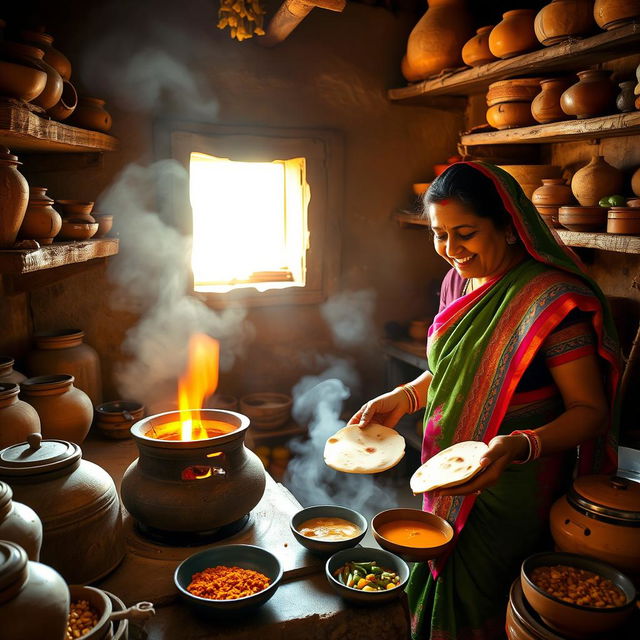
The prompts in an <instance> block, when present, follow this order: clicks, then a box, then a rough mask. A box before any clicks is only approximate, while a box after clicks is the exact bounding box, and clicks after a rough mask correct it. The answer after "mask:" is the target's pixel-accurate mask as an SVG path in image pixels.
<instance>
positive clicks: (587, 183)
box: [571, 155, 624, 207]
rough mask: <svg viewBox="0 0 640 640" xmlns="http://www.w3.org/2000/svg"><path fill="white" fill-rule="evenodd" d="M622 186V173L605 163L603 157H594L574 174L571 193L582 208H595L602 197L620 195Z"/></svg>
mask: <svg viewBox="0 0 640 640" xmlns="http://www.w3.org/2000/svg"><path fill="white" fill-rule="evenodd" d="M623 184H624V177H623V174H622V172H621V171H619V170H618V169H616V168H615V167H612V166H611V165H610V164H609V163H608V162H606V161H605V159H604V156H599V155H596V156H593V158H592V159H591V161H590V162H589V164H587V165H585V166H584V167H582V168H581V169H579V170H578V171H576V172H575V174H574V175H573V178H572V179H571V191H572V192H573V195H574V196H575V198H576V200H577V201H578V202H579V203H580V204H581V205H582V206H583V207H597V206H598V202H599V201H600V199H601V198H603V197H604V196H611V195H614V194H616V193H620V191H621V189H622V186H623Z"/></svg>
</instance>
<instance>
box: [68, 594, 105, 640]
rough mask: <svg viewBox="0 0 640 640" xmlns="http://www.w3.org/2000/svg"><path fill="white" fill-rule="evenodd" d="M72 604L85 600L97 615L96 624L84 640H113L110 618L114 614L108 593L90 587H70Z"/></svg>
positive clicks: (84, 636) (83, 636) (85, 635)
mask: <svg viewBox="0 0 640 640" xmlns="http://www.w3.org/2000/svg"><path fill="white" fill-rule="evenodd" d="M69 594H70V596H71V602H78V601H80V600H84V601H86V602H88V603H89V606H90V607H91V609H93V611H94V612H95V613H96V617H97V621H96V624H95V625H94V626H93V627H91V629H90V630H89V632H88V633H86V634H84V635H82V636H80V637H81V638H83V640H113V638H114V635H113V629H112V625H111V621H110V616H111V614H112V612H113V604H112V602H111V598H110V597H109V595H108V594H107V592H106V591H103V590H102V589H97V588H96V587H88V586H84V585H79V584H71V585H69Z"/></svg>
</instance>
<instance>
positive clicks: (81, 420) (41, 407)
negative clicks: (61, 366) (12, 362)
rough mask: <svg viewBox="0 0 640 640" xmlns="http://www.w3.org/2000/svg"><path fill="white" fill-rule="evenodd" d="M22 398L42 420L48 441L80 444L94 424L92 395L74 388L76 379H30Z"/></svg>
mask: <svg viewBox="0 0 640 640" xmlns="http://www.w3.org/2000/svg"><path fill="white" fill-rule="evenodd" d="M20 395H21V397H22V399H23V400H24V401H25V402H28V403H29V404H30V405H31V406H32V407H33V408H34V409H35V410H36V411H37V412H38V416H39V417H40V424H41V429H42V435H43V437H44V438H59V439H63V440H68V441H69V442H74V443H76V444H80V443H82V442H83V441H84V439H85V438H86V437H87V434H88V433H89V429H90V427H91V422H92V421H93V405H92V404H91V400H90V399H89V396H88V395H87V394H86V393H85V392H84V391H81V390H80V389H76V387H74V386H73V376H70V375H66V374H60V375H48V376H36V377H34V378H27V379H26V380H25V381H24V382H23V383H22V384H21V385H20Z"/></svg>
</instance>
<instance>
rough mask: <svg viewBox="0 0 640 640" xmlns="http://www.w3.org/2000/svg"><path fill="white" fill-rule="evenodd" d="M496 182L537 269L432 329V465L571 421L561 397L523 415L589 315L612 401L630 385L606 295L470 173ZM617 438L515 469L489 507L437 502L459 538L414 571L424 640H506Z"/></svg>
mask: <svg viewBox="0 0 640 640" xmlns="http://www.w3.org/2000/svg"><path fill="white" fill-rule="evenodd" d="M466 164H468V165H470V166H472V167H473V168H474V169H476V170H477V171H480V172H482V173H483V174H484V175H485V176H487V177H488V178H490V179H491V180H492V181H493V183H494V185H495V187H496V190H497V191H498V193H499V194H500V196H501V198H502V202H503V204H504V206H505V209H506V210H507V211H508V212H509V214H510V215H511V218H512V221H513V224H514V226H515V228H516V230H517V232H518V235H519V237H520V239H521V241H522V242H523V244H524V246H525V248H526V250H527V253H528V254H529V255H528V258H526V259H525V260H523V261H522V262H521V263H520V264H518V265H517V266H516V267H514V268H513V269H512V270H510V271H509V272H507V273H506V274H504V275H502V276H501V277H499V278H496V279H494V280H492V281H490V282H487V283H485V284H484V285H483V286H481V287H480V288H479V289H476V290H475V291H473V292H472V293H469V294H468V295H463V296H462V297H461V298H458V299H457V300H456V301H454V302H453V303H451V304H449V305H448V306H447V307H446V308H445V309H444V310H443V311H442V312H441V313H439V314H438V315H437V316H436V318H435V319H434V322H433V325H432V326H431V328H430V329H429V337H428V341H427V358H428V361H429V368H430V370H431V372H432V374H433V380H432V382H431V385H430V388H429V392H428V396H427V404H426V410H425V428H424V438H423V448H422V460H423V461H424V460H426V459H428V458H430V457H431V456H433V455H435V454H436V453H437V452H438V451H441V450H443V449H445V448H446V447H448V446H450V445H452V444H454V443H456V442H460V441H463V440H480V441H484V442H489V441H490V440H491V439H492V438H493V437H494V436H496V435H498V434H500V433H504V434H508V433H510V432H511V431H513V430H515V429H535V428H536V427H539V426H542V425H544V424H546V423H548V422H550V421H551V420H553V419H554V418H556V417H557V416H558V415H560V414H561V413H562V411H563V405H562V399H561V397H560V396H559V394H555V395H552V396H551V397H545V398H538V399H536V400H534V401H532V402H529V403H527V404H526V405H515V404H513V405H512V404H511V401H512V399H513V396H514V392H515V390H516V387H517V385H518V382H519V381H520V380H521V378H522V376H523V374H524V372H525V371H526V369H527V367H528V366H529V364H530V363H531V361H532V359H533V357H534V356H535V354H536V352H537V351H538V349H539V348H540V346H541V345H542V344H543V342H544V341H545V339H546V338H547V337H548V336H549V335H550V333H551V332H552V331H553V330H554V329H555V328H556V327H558V325H559V324H560V323H561V322H562V321H563V320H564V319H565V318H566V317H567V315H568V314H569V313H570V312H571V311H573V310H574V309H579V310H581V311H582V312H585V313H587V314H588V316H587V317H589V318H590V320H591V324H592V326H593V330H594V333H595V335H596V345H595V346H596V352H597V354H598V355H599V356H600V358H601V360H602V362H603V371H604V372H605V374H606V385H607V392H608V395H609V397H610V398H611V408H612V411H611V424H612V425H615V423H616V414H617V408H616V407H615V404H614V401H613V399H614V398H615V395H616V394H615V392H616V388H617V383H618V378H619V366H618V362H619V358H618V348H617V341H616V337H615V329H614V325H613V321H612V318H611V315H610V313H609V310H608V306H607V304H606V300H605V298H604V295H603V294H602V292H601V291H600V289H599V288H598V286H597V285H596V284H595V283H594V282H593V281H591V280H590V279H589V278H588V277H587V276H586V275H585V273H584V272H583V271H582V269H581V266H580V264H579V261H578V260H577V258H576V257H575V255H574V254H573V252H571V251H570V250H569V249H567V248H566V247H564V245H562V243H561V242H560V241H559V240H558V238H557V236H556V235H555V234H554V232H553V231H552V230H550V229H549V228H548V227H547V226H546V224H545V223H544V222H543V221H542V219H541V218H540V216H539V215H538V213H537V211H536V210H535V208H534V207H533V205H532V204H531V202H530V201H529V200H528V199H527V198H526V196H525V195H524V193H523V192H522V190H521V189H520V187H519V185H518V184H517V183H516V182H515V180H513V178H511V176H509V175H508V174H507V173H506V172H504V171H502V170H501V169H498V168H497V167H494V166H492V165H487V164H484V163H478V162H469V163H466ZM615 445H616V442H615V429H614V428H613V427H612V428H610V429H609V430H608V432H607V434H606V436H604V437H602V438H599V439H598V440H597V441H593V442H589V443H585V444H583V445H581V446H580V447H579V448H578V451H577V452H568V453H567V454H562V455H554V456H543V457H542V458H539V459H538V460H535V461H533V462H530V463H528V464H524V465H511V466H510V467H509V468H507V469H506V470H505V472H504V473H503V474H502V476H501V478H500V481H499V482H498V483H497V484H496V485H495V486H493V487H491V488H490V489H485V490H484V491H483V492H482V494H480V496H475V495H470V496H455V497H452V496H443V497H441V498H438V499H432V497H431V496H429V495H428V494H426V495H425V505H424V507H425V510H428V511H431V512H433V513H436V514H438V515H440V516H442V517H444V518H446V519H447V520H448V521H449V522H450V523H451V524H452V525H453V527H454V530H455V531H456V544H455V547H454V549H453V551H452V553H450V555H449V556H447V557H445V558H439V559H438V560H437V561H435V562H433V563H430V564H426V563H418V564H416V565H415V566H414V568H413V570H412V574H411V578H410V582H409V585H408V588H407V594H408V598H409V607H410V611H411V623H412V636H413V638H416V639H417V638H430V639H431V640H466V639H467V638H469V639H474V640H485V639H487V640H488V639H494V638H503V637H504V618H505V612H506V605H507V599H508V589H509V586H510V585H511V583H512V582H513V580H514V579H515V578H516V577H517V575H518V570H519V565H520V563H521V562H522V560H523V559H524V558H525V557H526V556H527V555H529V554H531V553H533V552H534V551H535V550H536V549H538V548H541V547H543V546H544V545H545V544H548V542H547V538H548V511H549V508H550V506H551V504H552V503H553V501H554V500H555V499H556V498H557V497H558V496H559V495H560V494H561V493H563V492H564V491H565V490H566V488H567V487H568V483H569V482H570V478H571V476H572V473H573V470H574V467H576V463H577V470H578V472H579V473H586V472H594V471H597V470H602V471H607V470H614V469H615V468H616V449H615Z"/></svg>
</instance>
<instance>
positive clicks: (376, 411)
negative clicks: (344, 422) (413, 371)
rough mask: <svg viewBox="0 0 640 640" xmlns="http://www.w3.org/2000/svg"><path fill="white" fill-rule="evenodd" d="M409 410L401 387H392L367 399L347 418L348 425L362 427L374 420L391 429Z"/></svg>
mask: <svg viewBox="0 0 640 640" xmlns="http://www.w3.org/2000/svg"><path fill="white" fill-rule="evenodd" d="M408 411H409V399H408V398H407V394H406V393H405V392H404V391H403V390H402V389H399V388H398V389H394V390H393V391H389V392H388V393H383V394H382V395H381V396H378V397H377V398H374V399H373V400H369V402H367V403H366V404H363V405H362V407H360V409H359V410H358V411H356V413H355V414H354V415H353V417H352V418H351V420H349V422H348V424H349V425H356V426H358V427H360V428H361V429H364V428H365V427H366V426H367V425H368V424H369V423H370V422H376V423H377V424H381V425H383V426H385V427H390V428H391V429H393V428H394V427H395V426H396V425H397V424H398V421H399V420H400V418H402V416H403V415H404V414H405V413H408Z"/></svg>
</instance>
